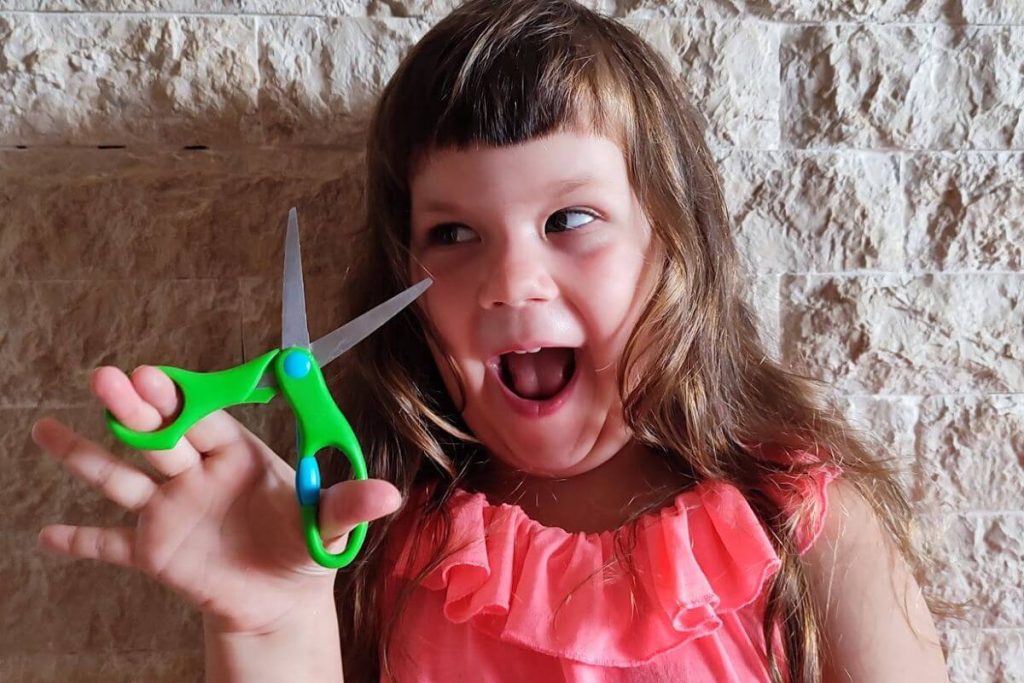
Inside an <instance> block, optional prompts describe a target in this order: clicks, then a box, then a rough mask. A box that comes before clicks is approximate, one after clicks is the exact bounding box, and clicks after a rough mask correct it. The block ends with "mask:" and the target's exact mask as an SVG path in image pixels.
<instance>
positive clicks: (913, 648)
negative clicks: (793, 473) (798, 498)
mask: <svg viewBox="0 0 1024 683" xmlns="http://www.w3.org/2000/svg"><path fill="white" fill-rule="evenodd" d="M801 561H802V565H803V568H804V571H805V574H806V576H807V580H808V586H809V589H810V598H811V600H812V601H813V602H814V603H815V607H816V608H817V610H818V612H819V614H820V615H821V623H822V633H823V638H824V645H825V648H824V655H825V676H824V678H823V680H824V681H826V683H831V682H839V681H864V682H866V683H870V682H872V681H890V680H915V681H947V680H948V678H947V675H946V670H945V663H944V660H943V655H942V650H941V647H940V646H939V642H938V634H937V632H936V629H935V624H934V621H933V619H932V616H931V614H930V613H929V611H928V608H927V605H926V604H925V601H924V598H923V596H922V594H921V590H920V587H919V586H918V584H917V582H916V581H915V580H914V577H913V574H912V572H911V570H910V568H909V566H908V564H907V562H906V561H905V559H904V558H903V556H902V554H901V553H900V551H899V550H898V549H897V547H896V544H895V543H894V542H893V541H892V539H891V538H890V535H889V533H888V532H887V531H886V529H885V527H884V525H883V524H882V522H881V520H880V519H879V517H878V515H877V514H876V513H875V511H874V508H873V507H872V505H871V504H870V503H869V502H868V501H867V500H866V499H865V498H864V497H863V496H862V495H861V494H860V493H859V492H858V491H857V489H856V488H855V487H854V486H853V485H852V484H851V483H850V482H849V481H846V480H844V479H842V478H840V479H838V480H837V481H835V482H834V483H833V484H832V486H831V487H830V491H829V505H828V507H827V509H825V510H824V511H823V516H822V524H821V530H820V534H819V535H818V537H817V539H816V541H815V542H814V543H813V544H812V545H811V546H810V547H809V548H808V549H807V550H806V552H805V553H804V554H803V555H802V556H801Z"/></svg>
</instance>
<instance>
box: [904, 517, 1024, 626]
mask: <svg viewBox="0 0 1024 683" xmlns="http://www.w3.org/2000/svg"><path fill="white" fill-rule="evenodd" d="M919 524H920V526H921V539H922V541H923V544H922V547H923V548H924V549H925V551H926V552H927V553H929V554H930V556H931V557H933V558H934V559H935V562H936V568H937V570H938V571H933V572H930V573H929V575H928V577H927V578H928V580H927V581H926V584H927V585H928V586H929V590H930V591H931V592H932V593H933V594H935V595H937V596H939V597H941V598H943V599H946V600H951V601H954V602H957V603H962V604H963V606H964V615H963V620H962V623H960V624H958V625H957V627H963V626H964V625H967V626H970V627H976V628H1006V629H1011V628H1012V629H1022V628H1024V592H1022V591H1021V590H1020V587H1021V586H1022V585H1024V535H1022V532H1024V517H1022V516H1021V515H1019V514H970V515H956V516H942V515H928V516H923V517H922V518H921V519H920V520H919Z"/></svg>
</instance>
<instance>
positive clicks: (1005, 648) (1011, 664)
mask: <svg viewBox="0 0 1024 683" xmlns="http://www.w3.org/2000/svg"><path fill="white" fill-rule="evenodd" d="M944 640H945V643H946V648H947V652H948V656H947V659H946V663H947V664H948V666H949V676H950V681H951V683H978V681H993V682H998V683H1021V682H1022V681H1024V631H1022V630H1016V629H1013V630H1007V629H993V630H989V631H985V630H980V629H979V630H971V629H954V630H950V631H947V632H946V634H945V638H944Z"/></svg>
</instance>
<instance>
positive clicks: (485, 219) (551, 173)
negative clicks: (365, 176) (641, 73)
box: [410, 133, 656, 476]
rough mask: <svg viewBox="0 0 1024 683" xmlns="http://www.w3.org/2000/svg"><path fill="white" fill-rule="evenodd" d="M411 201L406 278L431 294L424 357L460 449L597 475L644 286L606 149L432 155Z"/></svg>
mask: <svg viewBox="0 0 1024 683" xmlns="http://www.w3.org/2000/svg"><path fill="white" fill-rule="evenodd" d="M581 180H586V182H585V183H584V184H582V185H579V186H578V187H574V188H568V187H565V186H564V185H565V184H567V183H570V182H573V181H581ZM411 191H412V221H411V226H412V237H411V244H410V248H411V254H412V258H411V260H410V273H411V275H412V277H413V279H414V280H418V279H420V278H422V277H424V276H426V275H430V276H431V277H433V278H434V280H435V284H434V285H433V286H432V287H431V288H430V289H428V290H427V292H426V293H425V294H424V296H423V297H422V298H421V302H422V305H423V307H424V310H425V312H426V314H427V316H428V317H429V319H430V320H431V322H432V323H433V325H434V327H435V329H436V332H437V334H438V337H439V342H440V344H441V345H442V347H443V348H442V349H436V348H435V349H432V351H433V353H434V357H435V359H437V360H438V367H439V368H440V369H441V373H442V375H443V376H444V380H445V383H446V385H447V387H448V391H449V392H450V393H451V395H452V396H453V397H454V398H455V400H456V401H459V399H463V400H464V411H463V416H464V418H465V420H466V423H467V425H468V426H469V428H470V429H471V430H472V431H473V434H474V435H475V436H476V437H477V438H479V439H480V440H481V442H482V443H483V444H484V446H485V447H486V448H487V449H488V450H489V451H490V452H491V453H492V454H493V455H494V456H496V457H498V458H500V459H501V460H502V461H503V462H504V463H505V464H507V465H509V466H511V467H514V468H516V469H520V470H524V471H526V472H529V473H531V474H536V475H543V476H572V475H576V474H581V473H583V472H586V471H588V470H590V469H593V468H594V467H597V466H598V465H600V464H602V463H603V462H605V461H607V460H608V459H609V458H611V457H612V456H613V455H615V453H617V452H618V451H619V449H621V448H622V447H623V446H624V445H625V444H626V443H627V442H628V441H629V436H628V434H627V432H626V429H625V426H624V424H623V420H622V404H621V401H620V399H619V394H618V385H617V377H616V371H617V366H618V363H619V361H620V359H621V357H622V351H623V348H624V346H625V343H626V341H627V339H628V338H629V335H630V332H631V331H632V330H633V327H634V325H635V323H636V321H637V318H638V317H639V315H640V312H641V310H642V308H643V305H644V303H645V302H646V301H647V299H648V297H649V295H650V292H651V289H652V283H653V280H654V276H655V275H656V273H655V270H656V269H655V267H654V264H653V261H654V259H653V258H652V254H653V248H654V247H653V244H652V237H651V229H650V225H649V223H648V221H647V219H646V217H645V215H644V212H643V210H642V208H641V206H640V204H639V202H638V201H637V198H636V196H635V195H634V193H633V191H632V188H631V187H630V184H629V180H628V177H627V173H626V162H625V159H624V158H623V155H622V151H621V149H620V148H619V146H618V145H617V144H616V143H615V142H613V141H611V140H609V139H607V138H604V137H595V136H592V135H586V134H577V133H558V134H555V135H551V136H549V137H546V138H543V139H538V140H533V141H531V142H528V143H525V144H523V145H520V146H516V147H503V148H477V149H472V150H469V151H463V152H453V151H444V152H435V153H434V154H433V155H430V156H428V157H427V159H426V160H425V161H424V163H423V164H422V165H421V166H420V167H419V168H418V169H417V172H416V174H415V175H414V176H413V178H412V179H411ZM538 347H542V348H543V349H544V350H542V351H541V352H539V353H535V354H529V353H528V354H515V353H510V352H514V351H531V350H534V349H536V348H538ZM440 354H447V355H448V356H449V357H450V358H451V359H452V360H453V361H454V363H455V365H456V366H457V367H458V369H459V372H460V374H461V376H462V380H463V385H464V388H465V396H460V395H459V389H458V383H457V382H456V381H455V378H454V377H453V376H452V373H451V371H450V369H449V367H448V364H447V363H446V362H444V361H443V360H441V358H442V356H441V355H440Z"/></svg>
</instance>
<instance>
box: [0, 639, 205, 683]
mask: <svg viewBox="0 0 1024 683" xmlns="http://www.w3.org/2000/svg"><path fill="white" fill-rule="evenodd" d="M0 680H4V681H17V682H18V683H66V682H67V681H74V682H75V683H122V682H123V683H137V681H146V683H182V682H183V681H201V680H203V649H202V646H197V647H194V648H187V649H182V650H163V649H161V650H153V651H149V652H146V651H139V652H123V653H106V652H104V653H102V654H91V653H76V654H45V655H38V654H30V655H23V654H17V655H12V656H10V657H5V658H3V659H2V660H0Z"/></svg>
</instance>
